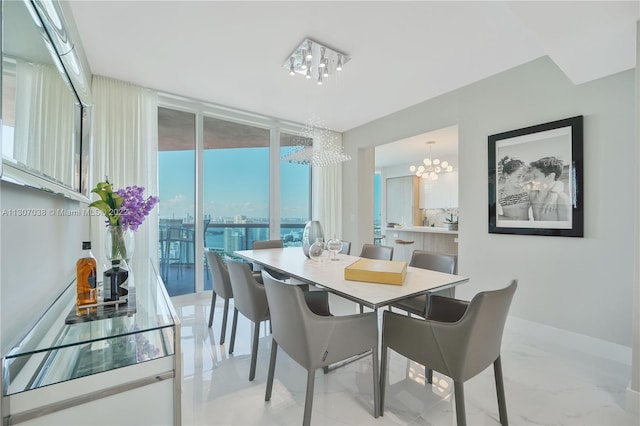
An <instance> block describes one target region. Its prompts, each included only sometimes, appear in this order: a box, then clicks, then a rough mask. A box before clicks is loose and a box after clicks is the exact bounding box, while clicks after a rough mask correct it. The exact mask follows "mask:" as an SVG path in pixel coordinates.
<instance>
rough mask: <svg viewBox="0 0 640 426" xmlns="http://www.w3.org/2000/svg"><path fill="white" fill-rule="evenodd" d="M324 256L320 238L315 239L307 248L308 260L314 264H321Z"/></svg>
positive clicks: (322, 243)
mask: <svg viewBox="0 0 640 426" xmlns="http://www.w3.org/2000/svg"><path fill="white" fill-rule="evenodd" d="M323 255H324V242H323V241H322V238H316V242H315V243H313V244H311V246H310V247H309V258H310V259H311V260H315V261H316V262H322V258H323Z"/></svg>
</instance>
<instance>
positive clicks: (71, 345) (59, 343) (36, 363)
mask: <svg viewBox="0 0 640 426" xmlns="http://www.w3.org/2000/svg"><path fill="white" fill-rule="evenodd" d="M146 272H147V271H142V273H140V274H137V275H136V276H135V284H134V286H135V288H134V290H135V295H136V297H135V298H136V301H135V303H136V306H135V312H129V313H127V314H125V315H121V316H112V317H109V318H104V319H96V320H92V321H86V322H78V323H73V324H67V323H65V319H66V318H67V316H68V315H69V313H70V312H73V311H74V310H75V293H76V291H75V281H73V282H71V283H70V284H69V286H68V287H67V288H66V289H65V290H64V292H63V293H62V294H61V295H60V296H59V297H58V298H57V299H56V300H55V301H54V302H53V303H52V305H51V306H50V307H49V308H48V310H47V311H46V312H45V313H44V314H43V315H42V317H41V318H40V319H39V320H38V322H37V323H36V324H35V325H34V326H33V328H32V329H31V330H29V332H28V333H27V334H26V335H25V336H24V338H22V340H21V341H20V342H19V343H18V344H16V345H15V346H14V347H13V348H12V349H11V350H10V351H9V352H8V353H6V354H4V355H3V357H2V378H1V383H2V410H1V411H2V418H3V425H12V424H18V423H19V424H66V425H72V424H78V425H86V424H127V425H133V424H176V425H179V424H181V401H180V397H181V388H180V382H181V375H182V374H181V359H180V321H179V319H178V317H177V315H176V313H175V311H174V309H173V306H172V304H171V300H170V298H169V296H168V295H167V293H166V290H165V287H164V284H163V282H162V279H161V278H160V275H159V273H158V271H157V268H156V267H155V266H154V265H153V264H152V263H151V262H149V267H148V273H146Z"/></svg>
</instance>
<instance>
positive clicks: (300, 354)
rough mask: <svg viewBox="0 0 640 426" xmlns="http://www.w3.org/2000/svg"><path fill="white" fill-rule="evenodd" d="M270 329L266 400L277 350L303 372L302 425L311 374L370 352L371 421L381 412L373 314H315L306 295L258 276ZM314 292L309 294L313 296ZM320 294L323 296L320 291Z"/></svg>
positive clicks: (309, 396) (309, 400)
mask: <svg viewBox="0 0 640 426" xmlns="http://www.w3.org/2000/svg"><path fill="white" fill-rule="evenodd" d="M262 275H263V276H262V279H263V281H264V286H265V289H266V292H267V299H268V300H269V306H270V309H271V321H272V325H273V341H272V345H271V358H270V361H269V374H268V377H267V387H266V392H265V398H264V399H265V401H269V400H270V399H271V391H272V389H273V379H274V375H275V366H276V355H277V352H278V347H281V348H282V349H283V350H284V351H285V352H286V353H287V354H288V355H289V356H290V357H291V358H293V360H294V361H296V362H297V363H298V364H299V365H300V366H302V367H303V368H305V369H306V370H307V388H306V396H305V404H304V415H303V421H302V424H303V425H309V424H310V423H311V409H312V406H313V388H314V383H315V371H316V369H318V368H326V367H328V366H329V365H330V364H332V363H335V362H338V361H342V360H345V359H347V358H350V357H352V356H354V355H359V354H361V353H365V352H367V351H371V354H372V362H373V406H374V410H373V411H374V417H376V418H377V417H378V413H379V411H380V410H379V408H380V407H379V386H380V382H379V381H378V325H377V316H376V314H375V313H373V312H369V313H366V314H354V315H347V316H338V317H333V316H319V315H316V314H315V313H313V312H312V311H311V310H310V309H308V306H307V304H306V303H305V300H304V294H305V293H304V292H303V291H302V290H301V289H300V288H299V287H298V286H293V285H290V284H287V283H285V282H283V281H280V280H276V279H275V278H273V277H272V276H271V275H269V273H268V272H265V271H263V272H262ZM314 293H315V292H312V293H311V294H314ZM321 294H322V293H321Z"/></svg>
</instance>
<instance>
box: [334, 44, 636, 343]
mask: <svg viewBox="0 0 640 426" xmlns="http://www.w3.org/2000/svg"><path fill="white" fill-rule="evenodd" d="M425 78H427V77H425ZM634 88H635V70H629V71H626V72H622V73H619V74H616V75H612V76H609V77H606V78H602V79H599V80H595V81H592V82H589V83H585V84H581V85H578V86H576V85H574V84H572V83H571V82H570V81H569V80H568V79H567V77H566V76H565V75H564V74H563V73H562V72H561V71H560V70H559V69H558V67H557V66H556V65H555V64H554V63H553V61H551V60H550V59H549V58H548V57H544V58H540V59H537V60H534V61H532V62H529V63H527V64H524V65H521V66H519V67H517V68H514V69H511V70H508V71H506V72H503V73H501V74H498V75H495V76H492V77H489V78H487V79H484V80H482V81H479V82H477V83H474V84H471V85H468V86H466V87H463V88H461V89H458V90H455V91H453V92H450V93H447V94H444V95H442V96H439V97H437V98H434V99H431V100H428V101H425V102H423V103H420V104H417V105H415V106H413V107H410V108H407V109H405V110H402V111H399V112H397V113H394V114H391V115H388V116H386V117H383V118H380V119H378V120H375V121H373V122H370V123H368V124H366V125H363V126H361V127H358V128H355V129H352V130H350V131H348V132H345V133H344V134H343V144H344V146H345V150H346V151H347V153H349V154H350V155H351V157H352V158H353V160H352V161H350V162H347V163H344V165H343V182H344V188H343V206H344V210H343V230H344V232H343V234H344V235H343V238H344V239H347V240H351V241H353V244H354V247H356V250H357V247H359V246H361V245H362V244H363V243H366V242H372V238H373V191H372V190H370V188H372V186H373V185H372V184H371V182H372V180H373V173H374V168H373V152H374V147H375V146H377V145H381V144H385V143H388V142H392V141H396V140H399V139H403V138H406V137H410V136H413V135H416V134H420V133H424V132H428V131H432V130H436V129H440V128H443V127H447V126H452V125H458V128H459V153H458V159H459V212H460V225H459V246H458V253H459V273H460V274H461V275H466V276H468V277H470V278H471V280H470V282H469V283H468V284H465V285H462V286H460V287H459V288H458V291H457V294H456V295H457V296H459V297H461V298H463V299H470V298H471V297H472V296H473V295H474V294H475V293H477V292H479V291H482V290H486V289H493V288H498V287H503V286H505V285H506V284H507V283H508V282H509V280H510V279H512V278H517V279H519V280H520V285H519V287H518V291H517V293H516V295H515V298H514V301H513V305H512V308H511V314H512V315H514V316H517V317H520V318H523V319H526V320H530V321H535V322H537V323H541V324H545V325H548V326H552V327H555V328H559V329H563V330H568V331H571V332H575V333H579V334H582V335H586V336H591V337H595V338H599V339H603V340H607V341H610V342H613V343H616V344H620V345H624V346H627V347H630V346H631V336H632V312H633V296H634V268H635V262H636V260H637V255H636V252H635V249H636V246H635V241H636V238H637V236H636V235H637V234H636V225H637V211H636V208H637V199H638V181H637V178H636V176H637V169H638V166H637V162H636V161H637V158H638V155H637V140H636V133H635V125H636V114H635V89H634ZM576 115H583V116H584V175H585V176H584V181H585V182H584V202H585V237H584V238H566V237H546V236H521V235H498V234H489V233H488V225H487V222H488V184H487V174H488V172H487V157H488V154H487V152H488V148H487V137H488V136H489V135H492V134H495V133H500V132H504V131H508V130H514V129H519V128H522V127H526V126H531V125H535V124H541V123H545V122H550V121H554V120H559V119H563V118H568V117H573V116H576Z"/></svg>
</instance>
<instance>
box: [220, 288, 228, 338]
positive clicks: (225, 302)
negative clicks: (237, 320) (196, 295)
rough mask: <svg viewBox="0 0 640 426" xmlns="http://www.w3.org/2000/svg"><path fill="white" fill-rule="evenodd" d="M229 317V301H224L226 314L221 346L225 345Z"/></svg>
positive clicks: (223, 317)
mask: <svg viewBox="0 0 640 426" xmlns="http://www.w3.org/2000/svg"><path fill="white" fill-rule="evenodd" d="M228 315H229V299H224V312H223V313H222V329H221V331H220V344H221V345H223V344H224V339H225V337H226V335H227V316H228Z"/></svg>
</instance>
